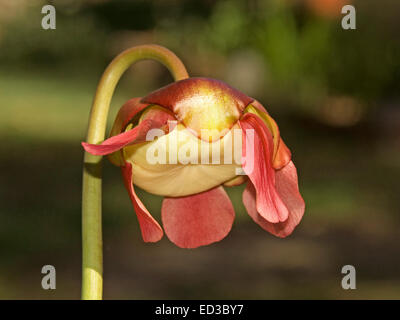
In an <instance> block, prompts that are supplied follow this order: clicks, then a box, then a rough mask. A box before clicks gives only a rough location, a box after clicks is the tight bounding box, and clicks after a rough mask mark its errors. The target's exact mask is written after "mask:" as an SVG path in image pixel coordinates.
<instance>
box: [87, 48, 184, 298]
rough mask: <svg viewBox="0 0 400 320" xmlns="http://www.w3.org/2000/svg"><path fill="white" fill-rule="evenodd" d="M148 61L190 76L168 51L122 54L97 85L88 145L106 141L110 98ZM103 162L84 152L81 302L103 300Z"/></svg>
mask: <svg viewBox="0 0 400 320" xmlns="http://www.w3.org/2000/svg"><path fill="white" fill-rule="evenodd" d="M146 59H152V60H156V61H158V62H160V63H162V64H163V65H165V66H166V67H167V68H168V69H169V71H170V72H171V74H172V76H173V78H174V80H175V81H178V80H182V79H185V78H187V77H188V74H187V72H186V69H185V67H184V65H183V64H182V62H181V61H180V60H179V58H178V57H177V56H176V55H175V54H173V53H172V52H171V51H169V50H168V49H166V48H163V47H160V46H157V45H143V46H137V47H133V48H130V49H128V50H126V51H124V52H122V53H121V54H120V55H118V56H117V57H116V58H115V59H114V60H113V61H112V62H111V63H110V65H109V66H108V67H107V69H106V70H105V71H104V73H103V75H102V77H101V79H100V82H99V84H98V87H97V91H96V95H95V98H94V101H93V106H92V109H91V113H90V119H89V125H88V132H87V139H86V142H87V143H90V144H95V143H99V142H101V141H103V140H104V137H105V129H106V123H107V115H108V110H109V107H110V102H111V98H112V95H113V93H114V89H115V87H116V85H117V83H118V81H119V79H120V77H121V76H122V74H123V73H124V72H125V71H126V70H127V69H128V68H129V67H130V66H131V65H132V64H133V63H135V62H137V61H139V60H146ZM101 161H102V157H101V156H96V155H92V154H90V153H88V152H85V157H84V168H83V190H82V250H83V252H82V299H101V298H102V287H103V276H102V273H103V253H102V227H101V181H102V165H101Z"/></svg>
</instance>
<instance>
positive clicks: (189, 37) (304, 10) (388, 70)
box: [0, 0, 400, 125]
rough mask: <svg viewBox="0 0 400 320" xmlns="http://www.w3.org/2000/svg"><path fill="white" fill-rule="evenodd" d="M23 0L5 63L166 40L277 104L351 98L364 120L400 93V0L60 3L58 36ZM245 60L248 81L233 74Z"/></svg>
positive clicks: (105, 53) (67, 61) (68, 59)
mask: <svg viewBox="0 0 400 320" xmlns="http://www.w3.org/2000/svg"><path fill="white" fill-rule="evenodd" d="M3 3H5V1H3ZM21 3H26V5H25V6H22V5H21V10H22V9H23V10H24V11H25V14H16V17H15V19H4V18H3V23H1V20H0V23H1V24H2V25H3V32H2V36H1V38H0V63H1V64H3V65H7V66H9V65H10V64H12V65H16V66H24V67H27V68H29V67H32V66H36V67H37V66H40V68H42V67H49V66H51V67H55V66H58V67H59V68H65V66H66V65H67V66H70V68H72V69H79V68H82V66H84V67H85V68H87V67H90V66H92V67H97V66H98V65H99V64H101V63H105V61H107V60H108V59H110V58H111V56H113V55H114V54H115V52H117V51H119V50H121V49H123V48H124V47H127V46H130V45H133V44H139V43H144V42H156V43H161V44H164V45H166V46H168V47H170V48H171V49H173V50H175V51H177V52H178V54H180V55H181V56H182V57H183V58H184V60H185V61H187V62H188V67H189V69H190V71H191V72H192V73H194V74H196V75H203V76H215V77H221V76H222V75H226V74H228V78H229V77H230V76H231V75H232V80H233V84H234V85H236V86H237V87H239V89H241V88H244V89H247V88H248V87H251V88H253V90H251V92H250V93H251V94H254V95H255V96H257V97H258V98H267V99H268V101H270V102H271V104H273V105H276V104H282V105H284V106H286V107H290V106H291V107H292V108H293V109H295V110H296V111H298V112H300V111H301V110H303V111H304V112H306V114H310V115H328V116H329V113H330V111H329V110H330V108H332V106H334V105H335V101H336V100H337V99H342V98H345V99H346V101H350V102H349V103H348V106H349V108H350V109H354V110H353V111H352V112H350V113H349V116H350V117H351V116H352V115H353V117H355V119H354V121H353V122H352V121H351V119H350V120H349V119H348V120H349V123H348V124H354V123H357V121H358V120H360V115H361V113H364V112H365V111H366V110H365V108H368V107H370V108H371V107H374V106H376V104H377V103H379V101H382V100H387V99H393V98H397V97H398V83H399V82H400V75H399V74H400V73H399V69H400V60H399V59H398V57H399V54H400V38H399V37H398V34H397V30H399V28H400V26H399V22H398V19H397V12H399V10H400V4H399V3H398V2H397V1H395V0H385V1H382V2H379V3H378V2H376V1H372V0H367V1H348V2H346V1H339V0H336V1H332V0H321V1H313V0H297V1H296V0H269V1H267V0H265V1H263V0H251V1H239V0H237V1H236V0H222V1H205V0H204V1H200V0H199V1H184V2H179V1H173V0H166V1H142V0H141V1H123V0H115V1H73V0H59V1H54V4H55V6H56V7H57V32H45V31H42V32H40V30H38V29H39V21H40V19H41V14H40V11H39V9H38V8H40V6H41V5H42V4H43V3H44V2H43V1H36V2H30V4H29V6H28V5H27V3H28V2H26V1H22V2H21ZM346 3H353V4H354V5H355V6H356V9H357V11H356V12H357V30H343V29H342V28H341V18H342V16H343V15H342V14H341V12H340V9H341V5H343V4H346ZM3 6H5V5H4V4H3ZM388 7H390V8H391V9H390V10H385V8H388ZM16 11H18V10H16ZM27 17H29V18H28V19H27ZM0 19H1V18H0ZM238 60H240V61H242V63H238V62H237V61H238ZM240 65H244V66H245V68H243V67H242V69H246V70H243V72H244V73H246V72H247V76H244V77H243V79H239V77H237V76H236V77H235V72H236V70H231V69H232V68H234V69H235V68H240ZM252 73H253V74H254V76H253V77H252ZM228 80H230V79H228ZM249 83H250V85H249ZM334 112H340V110H336V109H335V108H333V111H332V113H334ZM321 119H323V117H322V118H321ZM333 123H334V121H333ZM338 124H340V119H339V123H338ZM343 124H344V125H346V115H345V116H343Z"/></svg>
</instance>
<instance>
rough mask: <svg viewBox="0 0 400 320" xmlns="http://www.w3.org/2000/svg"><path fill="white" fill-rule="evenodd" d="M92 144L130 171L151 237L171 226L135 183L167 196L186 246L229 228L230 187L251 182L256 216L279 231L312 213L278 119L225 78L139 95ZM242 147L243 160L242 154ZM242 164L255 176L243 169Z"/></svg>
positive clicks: (248, 195)
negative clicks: (106, 133) (155, 212)
mask: <svg viewBox="0 0 400 320" xmlns="http://www.w3.org/2000/svg"><path fill="white" fill-rule="evenodd" d="M154 136H156V137H154ZM232 144H233V147H232ZM82 145H83V147H84V148H85V150H86V151H87V152H89V153H91V154H94V155H109V159H110V161H111V162H113V163H114V164H116V165H118V166H120V167H121V170H122V175H123V178H124V182H125V186H126V188H127V190H128V192H129V195H130V198H131V200H132V203H133V206H134V208H135V211H136V214H137V217H138V220H139V224H140V228H141V231H142V236H143V240H144V241H146V242H156V241H159V240H160V239H161V238H162V236H163V230H162V228H161V226H160V225H159V224H158V222H157V221H156V220H155V219H154V218H153V217H152V216H151V214H150V213H149V212H148V211H147V209H146V208H145V206H144V205H143V203H142V202H141V201H140V199H139V198H138V197H137V195H136V193H135V190H134V185H133V184H135V185H137V186H139V187H141V188H143V189H144V190H146V191H148V192H150V193H153V194H158V195H162V196H164V197H165V198H164V200H163V204H162V209H161V214H162V222H163V226H164V230H165V232H166V234H167V236H168V238H169V239H170V240H171V241H172V242H173V243H175V244H176V245H178V246H179V247H184V248H196V247H199V246H202V245H207V244H210V243H213V242H216V241H219V240H221V239H223V238H224V237H225V236H226V235H227V234H228V233H229V231H230V229H231V227H232V224H233V220H234V209H233V206H232V204H231V202H230V200H229V197H228V196H227V194H226V192H225V190H224V188H223V186H234V185H238V184H241V183H244V182H246V181H248V182H247V187H246V189H245V191H244V193H243V203H244V205H245V207H246V209H247V212H248V213H249V215H250V216H251V217H252V218H253V220H254V221H255V222H256V223H257V224H259V225H260V226H261V227H262V228H263V229H265V230H267V231H268V232H270V233H272V234H274V235H276V236H278V237H286V236H288V235H289V234H291V233H292V231H293V229H294V228H295V227H296V225H297V224H298V223H299V222H300V220H301V218H302V216H303V213H304V208H305V205H304V201H303V199H302V197H301V195H300V193H299V189H298V181H297V171H296V168H295V166H294V164H293V162H292V161H291V154H290V151H289V149H288V148H287V147H286V145H285V144H284V142H283V140H282V139H281V137H280V133H279V129H278V126H277V124H276V123H275V121H274V120H273V119H272V118H271V117H270V116H269V114H268V113H267V111H266V110H265V109H264V107H263V106H262V105H261V104H260V103H258V102H257V101H255V100H254V99H251V98H249V97H247V96H246V95H244V94H243V93H241V92H239V91H237V90H236V89H233V88H232V87H230V86H228V85H227V84H225V83H223V82H221V81H218V80H213V79H207V78H188V79H185V80H181V81H177V82H174V83H172V84H170V85H168V86H166V87H163V88H161V89H159V90H157V91H155V92H153V93H151V94H149V95H148V96H146V97H144V98H134V99H131V100H129V101H128V102H127V103H125V105H123V106H122V108H121V109H120V111H119V113H118V115H117V118H116V120H115V122H114V126H113V128H112V130H111V137H110V138H109V139H107V140H105V141H104V142H103V143H101V144H99V145H94V144H87V143H82ZM188 152H189V154H188ZM238 152H239V158H240V160H241V161H239V163H238V161H233V160H232V158H233V157H234V158H235V160H237V158H238V157H236V155H237V153H238ZM163 159H164V160H165V161H163ZM227 159H228V161H226V160H227ZM229 160H232V161H230V162H229ZM221 162H222V163H221ZM241 168H242V169H243V171H244V174H245V175H241V174H240V175H238V172H239V173H240V170H239V169H241Z"/></svg>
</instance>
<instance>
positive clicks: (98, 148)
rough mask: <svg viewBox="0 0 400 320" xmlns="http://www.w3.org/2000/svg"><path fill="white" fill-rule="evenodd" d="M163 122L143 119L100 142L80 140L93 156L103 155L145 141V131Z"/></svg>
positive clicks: (159, 126)
mask: <svg viewBox="0 0 400 320" xmlns="http://www.w3.org/2000/svg"><path fill="white" fill-rule="evenodd" d="M164 124H165V122H163V121H161V120H152V119H145V120H143V121H142V122H141V123H140V124H138V125H137V126H136V127H135V128H133V129H131V130H128V131H126V132H123V133H120V134H118V135H116V136H112V137H111V138H108V139H107V140H104V141H103V142H102V143H101V144H90V143H86V142H82V146H83V148H84V149H85V150H86V151H87V152H89V153H91V154H93V155H95V156H104V155H106V154H110V153H113V152H115V151H118V150H120V149H122V148H123V147H126V146H128V145H131V144H135V143H141V142H145V141H146V135H147V132H148V131H149V130H150V129H154V128H161V127H162V126H163V125H164Z"/></svg>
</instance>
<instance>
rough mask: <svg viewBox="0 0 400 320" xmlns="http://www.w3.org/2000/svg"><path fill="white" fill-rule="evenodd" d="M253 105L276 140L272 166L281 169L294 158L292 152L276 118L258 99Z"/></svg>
mask: <svg viewBox="0 0 400 320" xmlns="http://www.w3.org/2000/svg"><path fill="white" fill-rule="evenodd" d="M251 105H252V106H254V107H255V108H256V109H257V110H258V111H259V112H260V114H261V116H262V117H263V120H264V121H265V122H266V124H267V126H268V128H269V129H270V130H271V133H272V136H273V140H274V156H273V160H272V166H273V167H274V169H281V168H283V167H284V166H285V165H287V164H288V163H289V161H290V159H291V158H292V154H291V152H290V150H289V148H288V147H287V146H286V144H285V143H284V142H283V140H282V138H281V136H280V132H279V127H278V125H277V124H276V122H275V120H274V119H273V118H272V117H271V116H270V115H269V113H268V112H267V110H266V109H265V108H264V106H263V105H262V104H261V103H259V102H258V101H257V100H254V101H253V102H252V103H251Z"/></svg>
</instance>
